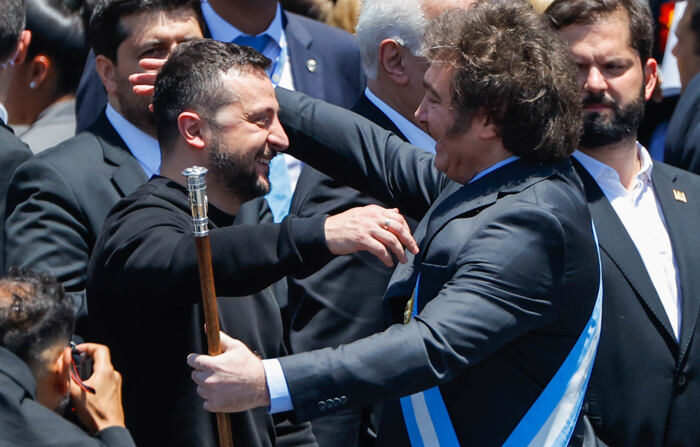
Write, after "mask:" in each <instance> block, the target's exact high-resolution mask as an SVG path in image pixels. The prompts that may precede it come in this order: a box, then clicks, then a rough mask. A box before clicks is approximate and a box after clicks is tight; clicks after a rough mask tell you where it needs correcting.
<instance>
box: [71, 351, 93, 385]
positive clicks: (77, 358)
mask: <svg viewBox="0 0 700 447" xmlns="http://www.w3.org/2000/svg"><path fill="white" fill-rule="evenodd" d="M70 348H71V355H72V356H73V363H74V364H75V372H76V373H77V374H78V377H79V378H80V380H87V379H89V378H90V376H91V375H92V364H93V360H92V358H91V357H88V355H87V354H86V353H84V352H80V351H79V350H78V348H76V345H75V343H73V342H71V344H70Z"/></svg>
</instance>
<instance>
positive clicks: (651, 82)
mask: <svg viewBox="0 0 700 447" xmlns="http://www.w3.org/2000/svg"><path fill="white" fill-rule="evenodd" d="M658 82H659V66H658V63H657V62H656V59H654V58H651V57H650V58H649V59H648V60H647V63H646V64H644V99H645V100H646V101H649V100H650V99H651V96H652V94H653V93H654V89H655V88H656V84H657V83H658Z"/></svg>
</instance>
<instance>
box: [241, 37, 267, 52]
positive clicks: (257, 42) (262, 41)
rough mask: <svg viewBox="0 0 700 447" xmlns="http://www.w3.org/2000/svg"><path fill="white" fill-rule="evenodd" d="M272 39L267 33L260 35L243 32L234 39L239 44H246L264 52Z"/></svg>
mask: <svg viewBox="0 0 700 447" xmlns="http://www.w3.org/2000/svg"><path fill="white" fill-rule="evenodd" d="M269 41H270V37H269V36H268V35H267V34H260V35H258V36H248V35H246V34H241V35H240V36H238V37H236V38H235V39H233V43H235V44H237V45H245V46H247V47H251V48H253V49H255V50H257V51H258V53H260V54H262V52H263V50H264V49H265V47H266V46H267V43H268V42H269Z"/></svg>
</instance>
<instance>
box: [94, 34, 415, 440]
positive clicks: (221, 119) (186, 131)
mask: <svg viewBox="0 0 700 447" xmlns="http://www.w3.org/2000/svg"><path fill="white" fill-rule="evenodd" d="M268 64H269V60H268V59H266V58H264V57H263V56H261V55H260V54H259V53H257V52H256V51H254V50H252V49H250V48H248V47H244V46H238V45H235V44H231V43H221V42H217V41H214V40H210V39H206V40H198V41H196V42H191V43H186V44H183V45H182V46H181V47H179V48H178V49H177V50H176V51H175V52H174V53H173V55H172V57H171V58H170V59H169V60H168V62H167V63H166V64H165V65H164V66H163V68H162V70H161V72H160V73H159V75H158V79H157V81H156V85H155V94H154V100H153V103H154V110H155V116H156V122H157V126H158V136H159V140H160V142H161V148H162V154H163V165H162V174H163V177H160V176H155V177H153V178H152V179H151V180H150V181H149V182H148V183H147V184H146V185H143V186H142V187H141V188H139V189H138V190H137V191H136V192H134V193H133V194H131V195H129V196H128V197H126V198H125V199H123V200H121V201H120V202H119V203H118V204H117V205H116V206H115V207H114V208H113V210H112V211H111V212H110V217H108V219H107V221H106V223H105V226H104V228H103V231H102V233H101V236H100V238H99V240H98V242H97V244H96V247H95V251H94V255H93V257H92V259H91V261H90V273H89V280H88V300H89V306H90V318H91V321H94V322H95V323H96V328H95V332H96V335H97V336H98V337H99V339H100V340H101V341H103V342H105V343H107V344H109V346H110V347H111V348H112V351H113V355H114V361H115V364H116V365H117V366H118V368H120V369H121V370H123V374H124V378H125V399H124V401H125V406H126V409H127V412H128V414H129V421H128V422H129V425H128V426H129V428H130V429H131V430H132V432H133V434H134V438H135V439H136V441H137V443H138V444H139V445H140V446H144V445H148V446H150V445H152V446H160V445H168V446H192V445H197V446H202V447H208V446H214V445H215V435H214V433H215V430H214V427H213V424H212V418H211V415H209V414H208V413H207V412H205V411H204V410H203V409H202V406H201V400H200V399H199V398H198V397H197V395H196V392H195V386H194V384H193V383H192V382H191V381H190V380H189V370H188V368H187V365H186V364H185V362H183V360H184V358H185V355H186V353H187V352H190V351H191V350H197V351H199V352H202V351H203V350H204V349H203V346H202V340H203V334H202V332H203V321H201V320H202V319H201V318H200V315H201V306H200V293H199V280H198V274H197V254H196V250H195V248H194V237H193V234H192V229H193V224H192V218H191V215H190V211H189V203H188V198H187V193H186V190H185V188H184V185H185V184H186V181H185V177H184V176H183V175H182V171H183V170H184V169H186V168H188V167H190V166H193V165H197V166H205V167H207V168H208V169H209V174H208V176H207V177H208V180H207V195H208V198H209V215H210V224H211V231H210V237H211V245H212V249H213V251H212V257H213V265H214V271H215V275H216V280H217V283H216V288H217V291H218V292H219V293H220V294H221V295H223V296H241V295H244V294H246V293H251V292H254V291H257V290H259V289H262V288H263V287H265V286H267V285H269V284H270V283H272V282H274V281H277V280H279V279H280V278H281V277H283V276H284V275H285V274H288V273H295V272H299V271H301V270H302V269H303V268H304V269H309V268H313V267H314V266H318V265H322V263H323V262H325V261H327V260H328V259H329V258H330V257H331V256H332V254H346V253H350V252H353V251H355V250H358V249H368V250H370V251H372V252H373V253H375V254H377V255H379V256H381V257H382V258H383V259H384V261H385V262H387V263H390V262H391V256H390V255H389V254H388V251H390V250H391V251H392V252H393V253H394V254H395V255H396V256H397V257H398V258H399V259H403V260H404V261H405V255H404V254H403V247H402V245H401V243H400V242H399V240H401V241H402V242H404V243H407V242H411V243H412V244H413V246H412V248H413V249H414V250H415V242H413V239H412V237H411V236H410V232H409V229H408V227H407V226H406V224H405V223H403V224H402V225H401V227H399V222H400V221H402V218H401V216H400V215H399V214H398V213H397V212H396V211H394V210H384V209H381V208H379V207H376V206H373V207H366V208H363V209H361V210H357V209H354V210H350V211H348V212H346V213H343V214H340V215H336V216H332V217H328V218H326V217H327V216H325V215H324V216H316V217H313V218H309V219H298V218H295V217H293V216H289V217H288V218H287V219H285V220H284V221H283V222H282V223H281V224H258V225H232V223H233V220H234V216H236V214H237V213H238V212H239V210H240V207H241V204H242V203H243V202H246V201H249V200H251V199H252V198H254V197H259V196H262V195H264V194H265V193H266V192H267V191H269V188H270V184H269V179H268V175H269V164H270V160H271V159H272V157H273V156H274V155H275V153H276V151H278V150H281V149H284V148H286V146H287V144H288V140H287V136H286V135H285V133H284V130H283V129H282V126H281V125H280V123H279V120H278V119H277V110H278V106H277V101H276V99H275V96H274V91H273V88H272V84H271V83H270V80H269V78H268V77H267V76H266V74H265V68H266V67H267V66H268ZM387 219H389V220H391V221H394V222H395V223H396V225H397V227H396V228H395V231H396V234H394V233H392V232H389V231H386V230H383V229H382V228H381V225H383V223H384V222H385V221H386V220H387ZM384 245H386V246H387V248H385V246H384ZM219 308H220V319H221V324H222V326H223V327H225V328H227V330H229V331H232V332H233V333H235V334H238V335H239V336H240V337H242V338H243V339H245V340H246V341H247V342H248V343H250V344H251V346H253V349H255V351H256V352H257V353H258V354H259V355H261V356H263V357H277V356H280V355H284V354H285V353H286V351H285V349H284V344H283V337H282V322H281V318H280V313H279V308H278V306H277V303H276V302H275V301H274V299H273V298H272V297H270V296H269V295H268V296H259V297H257V298H251V297H245V298H236V299H231V298H228V299H226V298H220V301H219ZM127 321H128V322H129V330H128V331H124V330H122V327H123V325H124V322H127ZM164 334H167V335H166V336H167V339H168V340H167V342H166V343H162V338H161V337H162V336H163V335H164ZM135 345H138V346H139V347H140V349H139V350H138V352H134V346H135ZM159 369H160V370H164V371H167V372H168V373H167V375H166V374H163V375H161V377H159V379H158V380H157V381H156V382H154V381H152V380H150V377H151V375H152V371H154V370H159ZM163 408H167V409H168V410H167V411H162V409H163ZM231 421H232V425H233V434H234V439H235V441H236V444H237V445H246V446H270V445H290V444H293V445H300V444H303V445H308V444H314V442H313V436H312V434H311V431H310V427H309V425H308V424H305V425H303V426H296V427H292V426H289V424H288V423H286V422H285V419H284V418H280V419H277V420H273V418H272V416H270V415H269V414H268V413H267V412H266V411H265V409H256V410H252V411H246V412H242V413H239V414H236V415H232V417H231ZM285 424H286V425H285ZM172 427H177V430H175V431H172V430H171V428H172Z"/></svg>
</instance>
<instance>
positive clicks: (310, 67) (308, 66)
mask: <svg viewBox="0 0 700 447" xmlns="http://www.w3.org/2000/svg"><path fill="white" fill-rule="evenodd" d="M317 65H318V62H316V59H309V60H308V61H306V69H307V70H309V71H310V72H311V73H313V72H315V71H316V67H317Z"/></svg>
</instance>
